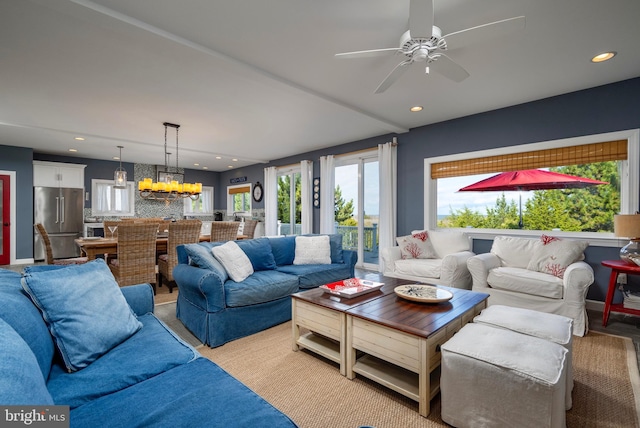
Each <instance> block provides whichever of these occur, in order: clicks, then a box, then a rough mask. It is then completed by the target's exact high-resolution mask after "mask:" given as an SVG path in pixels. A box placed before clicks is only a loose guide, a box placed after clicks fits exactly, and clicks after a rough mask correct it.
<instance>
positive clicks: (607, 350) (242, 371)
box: [198, 322, 640, 428]
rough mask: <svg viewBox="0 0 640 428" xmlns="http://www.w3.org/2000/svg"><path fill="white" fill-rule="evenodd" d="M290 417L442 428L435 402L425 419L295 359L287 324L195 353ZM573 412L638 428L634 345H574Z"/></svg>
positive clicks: (309, 425)
mask: <svg viewBox="0 0 640 428" xmlns="http://www.w3.org/2000/svg"><path fill="white" fill-rule="evenodd" d="M198 350H199V351H200V352H201V353H202V354H203V355H204V356H205V357H207V358H209V359H211V360H213V361H214V362H216V363H217V364H218V365H220V366H221V367H222V368H224V369H225V370H227V371H228V372H229V373H231V374H232V375H233V376H235V377H236V378H238V379H239V380H241V381H242V382H244V383H245V384H246V385H247V386H249V387H250V388H251V389H253V390H254V391H255V392H257V393H258V394H259V395H261V396H262V397H264V398H265V399H266V400H267V401H269V402H270V403H271V404H273V405H274V406H275V407H277V408H278V409H280V410H281V411H282V412H284V413H286V414H287V415H288V416H289V417H291V418H292V419H293V420H294V421H295V422H296V423H297V424H298V425H299V426H300V427H301V428H314V427H318V428H326V427H337V428H339V427H353V428H355V427H358V426H363V425H369V426H373V427H376V428H398V427H403V428H412V427H447V426H448V425H447V424H446V423H444V422H443V421H442V419H441V418H440V396H439V395H437V396H436V397H435V398H434V399H433V400H432V401H431V414H430V415H429V417H428V418H423V417H421V416H419V415H418V412H417V411H418V405H417V403H416V402H414V401H412V400H410V399H408V398H406V397H404V396H402V395H400V394H397V393H395V392H393V391H391V390H389V389H387V388H385V387H382V386H380V385H378V384H376V383H374V382H371V381H368V380H367V379H363V378H362V377H356V379H354V380H349V379H347V378H346V377H344V376H342V375H340V372H339V371H338V366H337V364H335V363H333V362H330V361H328V360H326V359H323V358H322V357H319V356H317V355H315V354H312V353H310V352H307V351H298V352H294V351H292V340H291V322H287V323H284V324H280V325H278V326H276V327H273V328H271V329H268V330H266V331H263V332H260V333H258V334H254V335H252V336H249V337H246V338H243V339H240V340H236V341H233V342H230V343H227V344H225V345H223V346H221V347H218V348H213V349H212V348H209V347H206V346H203V347H200V348H199V349H198ZM573 358H574V360H573V367H574V378H575V387H574V390H573V408H572V409H571V410H569V411H568V412H567V426H568V427H581V428H582V427H640V424H639V423H638V408H640V406H639V404H638V400H637V397H638V396H639V394H638V392H637V391H638V386H639V385H640V380H639V376H638V365H637V362H636V354H635V349H634V347H633V343H632V341H631V339H628V338H624V337H619V336H610V335H606V334H600V333H595V332H590V333H589V334H588V335H587V336H585V337H574V357H573Z"/></svg>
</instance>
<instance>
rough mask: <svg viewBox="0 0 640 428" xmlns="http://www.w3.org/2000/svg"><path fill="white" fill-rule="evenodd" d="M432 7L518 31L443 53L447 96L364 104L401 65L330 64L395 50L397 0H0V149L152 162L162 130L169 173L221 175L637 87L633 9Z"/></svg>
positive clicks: (581, 3)
mask: <svg viewBox="0 0 640 428" xmlns="http://www.w3.org/2000/svg"><path fill="white" fill-rule="evenodd" d="M434 8H435V10H434V14H435V25H438V26H439V27H440V28H441V29H442V32H443V34H448V33H451V32H454V31H458V30H461V29H465V28H468V27H473V26H476V25H481V24H485V23H488V22H494V21H498V20H501V19H506V18H510V17H514V16H520V15H524V16H525V17H526V27H525V29H524V30H523V31H520V32H517V33H515V34H510V35H508V36H504V37H499V38H495V39H491V40H489V41H479V42H478V43H477V44H474V45H470V46H467V47H463V48H460V49H457V50H452V51H450V53H449V56H450V57H451V58H453V59H454V60H455V61H456V62H457V63H459V64H460V65H462V66H463V67H464V68H465V69H466V70H467V71H468V72H469V73H470V75H471V76H470V77H469V78H467V79H466V80H464V81H462V82H460V83H455V82H453V81H451V80H448V79H446V78H444V77H443V76H441V75H439V74H436V73H431V74H428V75H426V74H424V69H423V68H422V67H421V66H420V65H418V64H416V65H413V66H412V67H411V68H410V69H409V70H408V71H407V72H406V73H405V74H404V75H403V76H402V77H401V79H400V80H398V82H396V84H395V85H393V86H391V88H389V89H388V90H387V91H386V92H384V93H382V94H377V95H376V94H374V91H375V89H376V88H377V86H378V84H379V83H380V82H381V81H382V80H383V79H384V78H385V76H387V74H388V73H389V72H390V71H391V70H392V69H393V67H395V65H396V64H397V63H398V62H400V61H401V59H402V58H401V57H399V56H394V55H392V54H391V55H389V56H388V57H377V58H360V59H349V60H346V59H336V58H335V57H334V54H336V53H339V52H346V51H357V50H367V49H376V48H390V47H396V46H397V45H398V41H399V38H400V35H401V34H402V33H403V32H404V31H405V30H406V29H407V28H408V16H409V0H269V1H265V0H236V1H230V0H94V1H89V0H0V144H2V145H11V146H19V147H31V148H33V149H34V150H36V151H38V152H44V153H54V154H60V155H70V156H80V157H87V158H95V159H105V160H111V159H112V158H113V156H117V154H118V149H117V147H116V146H118V145H122V146H124V149H123V153H122V157H123V160H124V161H126V162H140V163H148V164H163V163H164V155H163V152H164V148H163V145H164V128H163V126H162V123H163V122H165V121H167V122H172V123H176V124H180V125H181V127H180V140H179V141H180V151H179V163H180V167H187V168H201V167H203V166H206V167H208V169H209V170H212V171H225V170H228V166H229V165H233V166H235V167H240V166H244V165H251V164H255V163H260V162H268V161H270V160H273V159H279V158H283V157H287V156H290V155H294V154H298V153H303V152H307V151H312V150H317V149H321V148H325V147H330V146H334V145H338V144H342V143H347V142H351V141H356V140H360V139H364V138H368V137H373V136H377V135H382V134H387V133H403V132H406V131H408V130H409V129H410V128H414V127H417V126H421V125H426V124H430V123H435V122H440V121H443V120H448V119H453V118H456V117H462V116H466V115H470V114H474V113H479V112H483V111H489V110H494V109H497V108H501V107H506V106H510V105H514V104H520V103H524V102H528V101H532V100H536V99H541V98H546V97H549V96H553V95H558V94H563V93H567V92H572V91H576V90H580V89H585V88H589V87H593V86H599V85H603V84H607V83H612V82H616V81H620V80H625V79H629V78H633V77H637V76H639V75H640V49H639V48H638V40H640V25H639V24H638V22H639V21H640V1H638V0H608V1H602V0H562V1H557V0H535V1H532V0H482V1H478V0H435V4H434ZM607 50H615V51H617V52H618V55H617V56H616V57H615V58H614V59H613V60H611V61H609V62H606V63H602V64H592V63H590V58H591V57H592V56H593V55H595V54H597V53H600V52H602V51H607ZM412 105H422V106H424V107H425V108H424V110H423V111H422V112H420V113H411V112H409V107H410V106H412ZM76 136H82V137H84V138H86V140H85V141H84V142H78V141H75V140H74V137H76ZM400 141H401V138H400ZM174 145H175V134H174V133H173V130H172V129H170V132H169V148H168V151H169V152H173V151H175V150H173V149H172V148H173V146H174ZM69 148H76V149H77V150H78V151H77V152H76V153H75V154H73V153H69V152H68V149H69ZM216 156H221V157H222V159H221V160H216V159H215V157H216ZM232 158H235V159H237V161H236V162H233V161H231V159H232ZM171 162H172V163H174V162H175V158H172V160H171ZM195 163H199V164H200V166H199V167H194V166H193V165H194V164H195Z"/></svg>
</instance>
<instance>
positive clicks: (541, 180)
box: [458, 169, 609, 229]
mask: <svg viewBox="0 0 640 428" xmlns="http://www.w3.org/2000/svg"><path fill="white" fill-rule="evenodd" d="M600 184H609V183H607V182H606V181H599V180H593V179H591V178H584V177H576V176H575V175H567V174H560V173H559V172H552V171H545V170H542V169H527V170H523V171H507V172H502V173H500V174H496V175H494V176H492V177H489V178H485V179H484V180H480V181H478V182H477V183H473V184H470V185H468V186H465V187H463V188H462V189H460V190H458V191H459V192H500V191H502V192H509V191H516V190H517V191H522V190H526V191H529V190H552V189H582V188H585V187H589V186H598V185H600ZM519 226H520V228H521V229H522V226H523V223H522V195H520V223H519Z"/></svg>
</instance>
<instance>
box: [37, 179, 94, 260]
mask: <svg viewBox="0 0 640 428" xmlns="http://www.w3.org/2000/svg"><path fill="white" fill-rule="evenodd" d="M83 195H84V190H83V189H70V188H61V187H34V188H33V211H34V212H33V219H34V223H42V225H43V226H44V228H45V229H46V230H47V233H48V234H49V239H50V240H51V249H52V250H53V258H54V259H58V258H67V257H76V256H78V255H80V249H79V248H78V246H77V245H76V243H75V242H74V239H76V238H79V237H81V236H82V233H83V222H84V213H83V208H84V199H83ZM33 257H34V259H35V260H44V259H45V248H44V242H42V239H41V238H40V234H38V233H35V232H34V244H33Z"/></svg>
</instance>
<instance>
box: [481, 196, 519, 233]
mask: <svg viewBox="0 0 640 428" xmlns="http://www.w3.org/2000/svg"><path fill="white" fill-rule="evenodd" d="M519 223H520V214H519V212H518V205H517V204H516V202H515V201H513V200H512V201H511V202H510V203H508V202H507V198H506V197H505V196H504V193H503V194H502V196H501V197H500V198H498V199H497V200H496V205H495V208H487V216H486V217H485V218H484V226H483V227H485V228H487V229H518V228H519V227H520V226H519Z"/></svg>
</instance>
